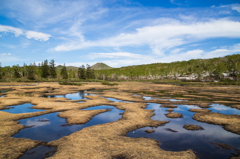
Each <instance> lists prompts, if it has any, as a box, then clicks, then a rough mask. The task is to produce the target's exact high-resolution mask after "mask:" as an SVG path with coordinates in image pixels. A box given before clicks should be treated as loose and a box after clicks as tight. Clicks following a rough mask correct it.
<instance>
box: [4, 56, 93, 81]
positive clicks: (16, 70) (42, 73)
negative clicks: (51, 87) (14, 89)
mask: <svg viewBox="0 0 240 159" xmlns="http://www.w3.org/2000/svg"><path fill="white" fill-rule="evenodd" d="M60 67H61V66H60ZM57 72H59V71H57V69H56V64H55V61H54V60H53V59H52V60H51V61H50V62H48V60H45V61H43V62H41V63H39V64H38V65H36V63H35V62H34V63H31V64H30V65H26V64H25V63H24V64H23V66H22V67H21V66H19V65H13V66H12V67H10V66H5V67H2V66H1V63H0V79H3V78H27V79H29V80H35V79H36V78H44V79H47V78H52V79H55V78H62V79H68V78H69V72H70V73H71V78H79V79H95V74H94V69H91V67H90V65H88V64H87V65H86V68H85V66H84V65H82V66H80V67H79V68H78V71H77V73H75V72H73V71H71V70H70V71H68V70H67V67H66V66H65V64H64V66H63V67H62V68H61V69H60V72H59V74H58V73H57Z"/></svg>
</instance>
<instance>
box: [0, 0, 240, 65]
mask: <svg viewBox="0 0 240 159" xmlns="http://www.w3.org/2000/svg"><path fill="white" fill-rule="evenodd" d="M239 53H240V0H194V1H193V0H191V1H190V0H0V62H1V65H2V66H12V65H16V64H19V65H20V66H22V65H23V64H24V63H26V64H27V65H29V64H30V63H33V62H35V63H39V62H41V61H44V60H46V59H47V60H49V61H50V60H52V59H54V60H55V62H56V64H57V65H60V64H61V65H63V64H64V63H65V64H66V65H67V66H77V67H79V66H81V65H82V64H84V65H85V64H89V65H93V64H95V63H97V62H103V63H106V64H107V65H109V66H111V67H123V66H130V65H141V64H150V63H166V62H167V63H169V62H174V61H187V60H190V59H199V58H201V59H206V58H214V57H223V56H226V55H232V54H239Z"/></svg>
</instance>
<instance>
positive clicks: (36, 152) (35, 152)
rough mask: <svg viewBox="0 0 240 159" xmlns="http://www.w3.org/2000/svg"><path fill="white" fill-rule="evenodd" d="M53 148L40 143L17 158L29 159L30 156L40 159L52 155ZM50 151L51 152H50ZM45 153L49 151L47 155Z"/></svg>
mask: <svg viewBox="0 0 240 159" xmlns="http://www.w3.org/2000/svg"><path fill="white" fill-rule="evenodd" d="M54 150H55V148H54V147H50V146H44V145H40V146H37V147H35V148H33V149H30V150H28V151H26V152H25V154H24V155H23V156H20V157H19V158H18V159H30V158H35V159H42V158H46V157H50V156H52V155H53V153H54ZM51 151H53V152H52V153H50V152H51ZM47 153H50V154H49V155H48V156H45V155H46V154H47Z"/></svg>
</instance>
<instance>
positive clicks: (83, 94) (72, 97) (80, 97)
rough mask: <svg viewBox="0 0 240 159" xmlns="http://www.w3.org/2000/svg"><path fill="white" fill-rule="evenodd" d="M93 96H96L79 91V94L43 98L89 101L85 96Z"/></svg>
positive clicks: (45, 96)
mask: <svg viewBox="0 0 240 159" xmlns="http://www.w3.org/2000/svg"><path fill="white" fill-rule="evenodd" d="M91 95H96V94H92V93H86V92H85V91H78V92H77V93H69V94H66V95H43V96H42V97H43V98H60V97H62V98H67V99H70V100H79V99H88V98H85V97H84V96H91Z"/></svg>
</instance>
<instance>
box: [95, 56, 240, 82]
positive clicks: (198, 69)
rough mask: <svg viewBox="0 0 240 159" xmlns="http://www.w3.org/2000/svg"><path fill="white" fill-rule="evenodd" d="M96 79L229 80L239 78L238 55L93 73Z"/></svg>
mask: <svg viewBox="0 0 240 159" xmlns="http://www.w3.org/2000/svg"><path fill="white" fill-rule="evenodd" d="M95 73H96V77H97V78H98V79H109V80H116V79H119V80H121V79H125V80H126V79H163V78H172V79H211V80H213V79H215V80H218V79H222V78H225V77H229V78H231V79H239V78H240V54H235V55H230V56H225V57H219V58H212V59H194V60H189V61H177V62H172V63H154V64H147V65H137V66H128V67H121V68H113V69H109V70H97V71H95Z"/></svg>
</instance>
